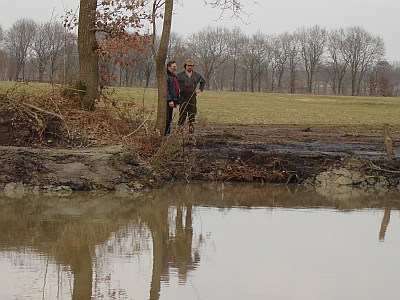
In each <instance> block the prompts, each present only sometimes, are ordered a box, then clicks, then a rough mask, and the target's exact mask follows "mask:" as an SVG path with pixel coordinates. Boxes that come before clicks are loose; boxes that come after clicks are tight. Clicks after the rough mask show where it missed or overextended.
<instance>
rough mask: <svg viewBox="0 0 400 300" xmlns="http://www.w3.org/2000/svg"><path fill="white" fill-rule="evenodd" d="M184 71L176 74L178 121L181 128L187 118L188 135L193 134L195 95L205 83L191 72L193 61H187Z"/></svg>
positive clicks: (195, 73) (201, 89)
mask: <svg viewBox="0 0 400 300" xmlns="http://www.w3.org/2000/svg"><path fill="white" fill-rule="evenodd" d="M183 67H184V69H185V70H184V71H182V72H180V73H178V75H177V77H178V82H179V90H180V98H179V102H180V108H179V121H178V124H179V125H180V126H181V125H183V124H184V123H185V120H186V117H188V118H189V133H190V134H193V133H194V125H193V123H194V121H195V116H196V113H197V109H196V104H197V98H196V96H197V94H198V93H199V92H202V91H203V90H204V87H205V85H206V81H205V80H204V78H203V76H201V75H200V74H199V73H197V72H195V71H193V67H194V63H193V60H191V59H187V60H186V61H185V64H184V66H183Z"/></svg>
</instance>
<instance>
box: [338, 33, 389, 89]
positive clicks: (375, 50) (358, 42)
mask: <svg viewBox="0 0 400 300" xmlns="http://www.w3.org/2000/svg"><path fill="white" fill-rule="evenodd" d="M344 52H345V57H346V59H347V60H348V62H349V65H350V72H351V95H352V96H356V95H359V94H360V89H361V82H362V80H363V78H364V75H365V73H366V71H367V69H368V67H370V66H372V65H373V64H374V63H376V62H377V61H379V60H381V59H382V57H383V55H384V53H385V45H384V42H383V40H382V38H380V37H375V36H372V35H371V34H370V33H368V32H367V31H365V29H363V28H361V27H359V26H354V27H349V28H347V29H346V40H345V46H344Z"/></svg>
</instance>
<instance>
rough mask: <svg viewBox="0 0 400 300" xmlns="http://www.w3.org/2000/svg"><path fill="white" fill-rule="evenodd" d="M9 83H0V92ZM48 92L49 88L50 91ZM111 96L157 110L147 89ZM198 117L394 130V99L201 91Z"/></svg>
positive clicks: (34, 87) (397, 109) (397, 116)
mask: <svg viewBox="0 0 400 300" xmlns="http://www.w3.org/2000/svg"><path fill="white" fill-rule="evenodd" d="M14 87H15V83H11V82H0V93H5V92H6V91H7V90H8V89H10V88H14ZM51 88H52V86H50V85H49V84H37V83H34V84H32V83H30V84H20V87H19V89H20V90H21V89H22V90H26V92H31V93H34V94H38V93H40V92H43V91H50V90H51ZM53 88H54V87H53ZM109 91H110V92H111V91H112V93H111V96H110V97H112V98H114V99H116V100H118V101H134V102H136V103H138V104H141V105H145V106H146V107H147V108H149V109H154V110H155V109H156V107H157V92H156V90H155V89H153V88H147V89H145V88H112V89H110V90H109ZM197 107H198V119H203V120H207V121H209V122H212V123H215V122H220V123H239V124H246V123H247V124H301V125H318V124H321V125H339V126H354V125H369V126H379V127H380V126H381V125H382V124H383V123H389V124H390V126H391V128H392V129H393V130H394V131H396V132H398V131H400V97H397V98H389V97H386V98H385V97H350V96H323V95H311V94H281V93H242V92H236V93H232V92H217V91H205V92H203V93H201V94H200V95H199V96H198V106H197Z"/></svg>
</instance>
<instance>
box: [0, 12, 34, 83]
mask: <svg viewBox="0 0 400 300" xmlns="http://www.w3.org/2000/svg"><path fill="white" fill-rule="evenodd" d="M36 30H37V24H36V23H35V21H33V20H31V19H19V20H17V21H16V22H15V23H14V24H12V25H11V28H10V29H9V30H8V31H7V33H6V38H5V42H6V48H7V49H8V51H9V52H10V55H11V57H12V58H13V61H14V72H13V73H14V74H13V79H14V80H15V81H18V79H19V76H20V74H21V72H22V79H23V80H24V79H25V63H26V60H27V57H28V55H29V50H30V47H31V46H32V43H33V39H34V37H35V35H36Z"/></svg>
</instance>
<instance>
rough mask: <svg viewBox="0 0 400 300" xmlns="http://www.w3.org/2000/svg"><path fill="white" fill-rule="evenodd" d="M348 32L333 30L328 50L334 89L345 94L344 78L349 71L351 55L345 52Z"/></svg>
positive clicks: (329, 36) (328, 42) (328, 39)
mask: <svg viewBox="0 0 400 300" xmlns="http://www.w3.org/2000/svg"><path fill="white" fill-rule="evenodd" d="M345 41H346V32H345V31H344V30H343V29H337V30H332V31H331V32H330V33H329V34H328V38H327V50H328V54H329V56H330V59H331V61H330V65H331V67H332V70H333V80H332V89H333V92H334V93H335V94H343V80H344V77H345V75H346V72H347V71H348V66H349V57H348V56H347V55H346V53H345Z"/></svg>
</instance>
